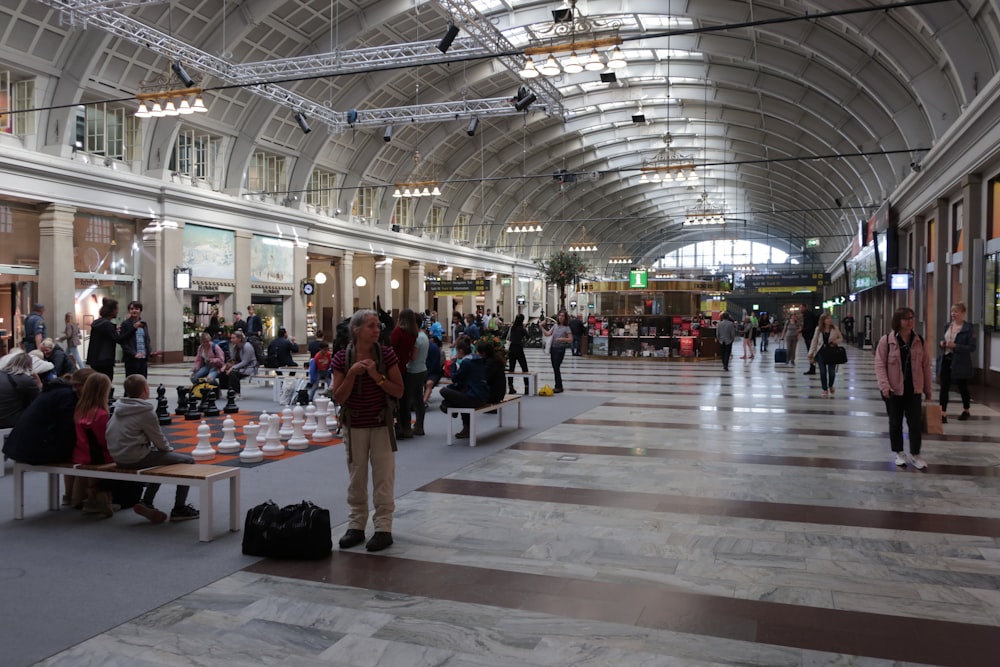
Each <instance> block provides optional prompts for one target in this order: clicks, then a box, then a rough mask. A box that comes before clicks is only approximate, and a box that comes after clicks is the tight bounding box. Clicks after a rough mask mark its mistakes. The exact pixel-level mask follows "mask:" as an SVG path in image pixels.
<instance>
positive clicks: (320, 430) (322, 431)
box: [312, 396, 333, 442]
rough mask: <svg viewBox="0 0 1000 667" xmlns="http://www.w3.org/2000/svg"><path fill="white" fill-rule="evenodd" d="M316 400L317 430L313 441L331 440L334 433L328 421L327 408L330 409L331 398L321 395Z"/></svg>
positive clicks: (314, 432)
mask: <svg viewBox="0 0 1000 667" xmlns="http://www.w3.org/2000/svg"><path fill="white" fill-rule="evenodd" d="M314 402H315V403H316V430H315V431H313V434H312V440H313V442H329V441H330V440H333V433H330V427H329V426H328V425H327V421H326V415H327V410H329V409H330V399H329V398H326V397H325V396H320V397H319V398H317V399H316V400H315V401H314Z"/></svg>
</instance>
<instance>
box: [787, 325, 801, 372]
mask: <svg viewBox="0 0 1000 667" xmlns="http://www.w3.org/2000/svg"><path fill="white" fill-rule="evenodd" d="M801 333H802V322H801V320H800V319H799V314H798V313H792V314H791V315H790V316H789V318H788V321H787V322H785V331H784V333H782V336H783V337H784V338H785V347H787V348H788V361H786V362H785V365H786V366H788V365H789V364H791V365H792V366H794V365H795V349H796V348H797V347H798V346H799V334H801Z"/></svg>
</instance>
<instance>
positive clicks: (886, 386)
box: [875, 332, 931, 400]
mask: <svg viewBox="0 0 1000 667" xmlns="http://www.w3.org/2000/svg"><path fill="white" fill-rule="evenodd" d="M910 372H911V373H912V375H913V391H914V392H917V393H922V394H923V395H924V397H925V398H927V400H930V398H931V357H930V354H928V349H927V346H926V345H925V344H924V339H923V338H921V337H920V336H914V337H913V344H912V345H910ZM875 377H876V378H878V388H879V391H880V392H882V395H883V396H886V395H887V394H888V393H889V392H890V391H891V392H892V393H893V394H895V395H897V396H902V395H903V367H902V365H901V362H900V358H899V342H898V341H897V340H896V334H895V333H893V332H889V334H887V335H885V336H882V337H881V338H879V340H878V347H876V348H875Z"/></svg>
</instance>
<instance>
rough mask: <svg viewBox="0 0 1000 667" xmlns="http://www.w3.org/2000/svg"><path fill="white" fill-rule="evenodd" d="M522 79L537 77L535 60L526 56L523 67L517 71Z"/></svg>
mask: <svg viewBox="0 0 1000 667" xmlns="http://www.w3.org/2000/svg"><path fill="white" fill-rule="evenodd" d="M518 74H519V75H521V78H523V79H536V78H538V70H537V69H536V68H535V61H534V60H532V59H531V56H528V59H527V60H525V62H524V68H523V69H522V70H521V71H520V72H518Z"/></svg>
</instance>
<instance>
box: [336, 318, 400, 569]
mask: <svg viewBox="0 0 1000 667" xmlns="http://www.w3.org/2000/svg"><path fill="white" fill-rule="evenodd" d="M350 331H351V343H350V345H348V346H347V349H344V350H339V351H338V352H337V354H336V355H334V357H333V398H334V400H336V401H337V403H339V404H340V406H341V409H340V421H341V424H342V425H343V427H344V430H343V432H344V438H345V442H346V444H347V446H346V447H345V450H346V451H347V469H348V473H349V475H350V481H349V483H348V487H347V504H348V505H349V507H350V514H349V518H348V524H347V532H345V533H344V535H343V537H341V538H340V548H341V549H350V548H351V547H354V546H357V545H359V544H361V543H362V542H364V541H365V528H366V527H367V526H368V513H369V506H368V466H369V464H370V465H371V471H372V498H373V500H374V502H375V515H374V517H373V518H372V523H373V524H374V526H375V533H374V535H372V537H371V539H370V540H368V543H367V544H366V545H365V548H366V549H367V550H368V551H381V550H382V549H385V548H387V547H389V546H391V545H392V514H393V512H394V511H395V509H396V505H395V496H396V493H395V485H396V454H395V452H396V439H395V431H394V429H395V424H394V423H393V422H394V419H393V406H392V401H391V399H392V398H399V397H400V396H402V395H403V375H402V373H401V372H400V370H399V360H398V358H397V357H396V353H395V352H394V351H393V349H392V348H391V347H389V346H386V345H382V344H381V343H379V335H380V334H381V332H382V331H381V325H380V323H379V318H378V314H377V313H376V312H375V311H373V310H359V311H358V312H356V313H354V316H353V317H351V323H350Z"/></svg>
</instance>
